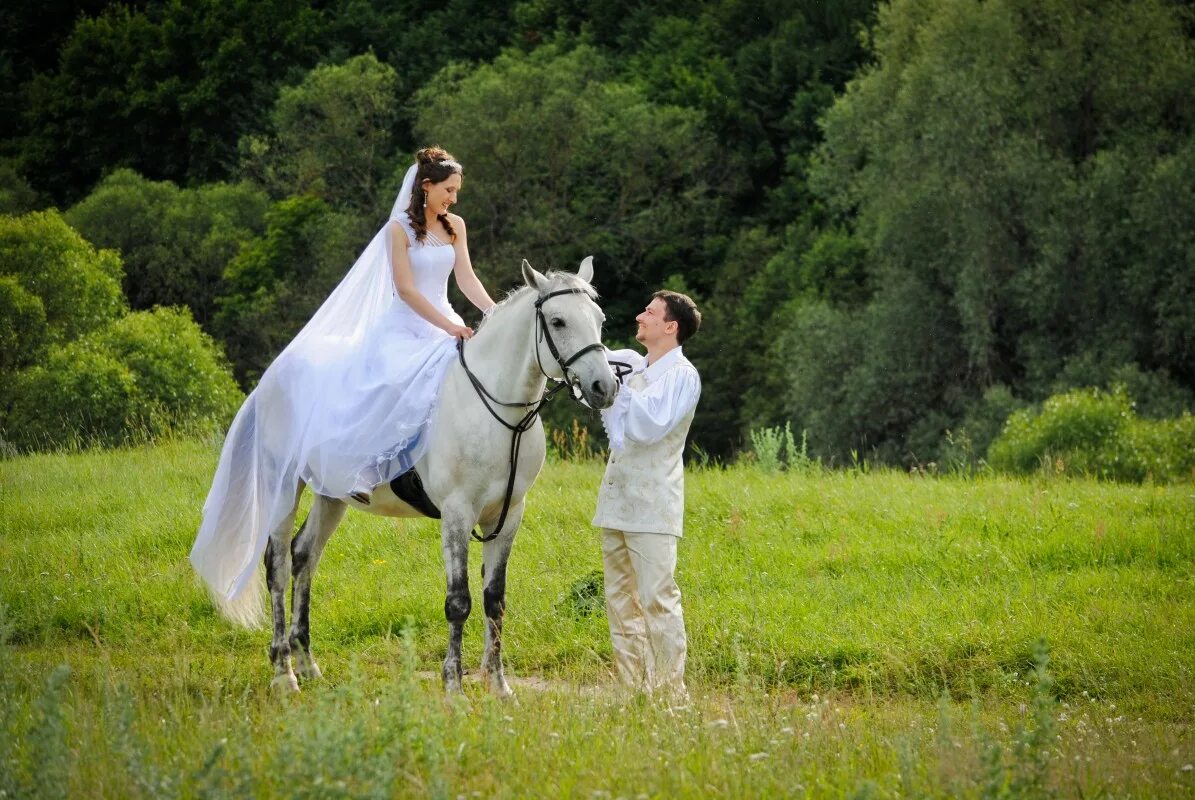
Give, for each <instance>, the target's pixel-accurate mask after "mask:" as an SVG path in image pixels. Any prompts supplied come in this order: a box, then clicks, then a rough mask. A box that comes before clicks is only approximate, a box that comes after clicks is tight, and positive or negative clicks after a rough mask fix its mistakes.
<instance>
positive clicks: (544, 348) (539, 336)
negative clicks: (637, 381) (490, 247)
mask: <svg viewBox="0 0 1195 800" xmlns="http://www.w3.org/2000/svg"><path fill="white" fill-rule="evenodd" d="M523 280H525V281H526V282H527V285H528V286H529V287H531V288H532V289H533V290H535V292H536V293H537V294H538V295H539V297H538V299H537V300H536V303H535V306H536V313H537V315H538V319H537V333H536V348H537V353H536V355H537V358H538V359H539V363H540V368H541V369H542V370H543V371H544V374H546V375H547V376H548V377H550V378H553V379H555V380H560V381H567V382H568V383H570V384H572V385H573V386H574V387H576V388H577V389H578V390H580V392H581V398H582V399H583V400H584V401H585V403H586V404H587V405H589V406H590V407H591V408H608V407H609V406H610V404H611V403H613V402H614V395H615V394H616V393H617V391H618V381H617V379H616V378H615V377H614V372H613V371H612V370H611V369H610V363H609V362H608V361H607V360H606V349H605V348H604V347H603V346H602V322H604V321H605V319H606V316H605V314H603V313H602V309H601V308H600V307H598V304H597V299H596V298H597V292H596V291H595V290H594V288H593V287H592V286H591V285H590V281H592V280H593V257H592V256H588V257H586V258H585V260H584V261H582V262H581V267H580V269H578V270H577V273H576V274H575V275H574V274H571V273H567V272H549V273H548V274H547V275H544V274H542V273H540V272H538V271H536V270H535V269H533V268H532V266H531V265H530V264H529V263H527V261H526V260H525V259H524V261H523Z"/></svg>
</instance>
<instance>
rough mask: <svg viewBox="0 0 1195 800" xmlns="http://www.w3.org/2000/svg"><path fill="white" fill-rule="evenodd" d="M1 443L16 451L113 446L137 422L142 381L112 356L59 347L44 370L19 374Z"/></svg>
mask: <svg viewBox="0 0 1195 800" xmlns="http://www.w3.org/2000/svg"><path fill="white" fill-rule="evenodd" d="M8 391H9V392H10V396H9V397H8V398H6V400H7V403H6V405H8V413H7V414H5V416H4V420H3V425H2V426H0V438H2V439H3V440H4V441H5V443H6V444H7V446H9V447H14V448H16V449H17V450H23V451H29V450H49V449H54V448H57V447H72V448H73V447H81V446H87V445H114V444H120V443H122V442H125V441H127V440H128V438H129V432H130V431H131V430H132V429H133V425H134V422H135V420H136V416H137V414H136V396H137V381H136V378H134V376H133V373H132V372H131V371H129V368H128V367H126V366H125V365H124V364H121V363H120V361H118V360H117V359H116V358H114V357H113V356H112V355H111V354H110V353H104V352H98V351H96V350H93V349H91V348H89V347H87V346H86V345H84V344H82V343H75V344H70V345H67V346H65V347H59V348H56V349H55V350H53V351H52V352H51V353H50V357H49V359H48V360H47V362H46V363H45V364H44V365H39V366H36V367H31V368H29V369H26V370H22V371H21V372H18V373H17V374H16V376H15V379H14V380H13V381H12V383H11V386H10V387H9V390H8Z"/></svg>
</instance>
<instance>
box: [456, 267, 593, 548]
mask: <svg viewBox="0 0 1195 800" xmlns="http://www.w3.org/2000/svg"><path fill="white" fill-rule="evenodd" d="M565 294H586V295H589V292H588V291H587V290H585V289H580V288H575V289H559V290H557V291H555V292H549V293H548V294H545V295H542V296H540V297H539V299H537V300H536V301H535V329H536V330H535V343H536V346H535V363H536V364H537V365H538V366H539V371H540V372H541V373H543V375H544V377H545V378H549V379H550V380H553V381H557V379H556V378H553V377H552V376H551V375H549V374H548V372H547V370H545V369H544V364H543V361H542V360H541V359H540V357H539V343H540V342H541V341H546V342H547V345H548V351H549V352H550V353H551V354H552V358H554V359H556V363H557V364H558V365H560V371H561V373H562V374H563V376H564V377H563V379H562V380H559V381H557V383H556V385H555V386H553V387H552V388H551V389H545V390H544V393H543V395H542V396H541V397H540V398H539V399H538V400H533V401H531V402H529V403H519V402H514V403H511V402H506V401H503V400H499V399H498V398H496V397H494V396H493V395H492V394H490V393H489V391H488V390H487V389H486V388H485V386H483V385H482V383H481V380H480V379H479V378H478V377H477V376H476V375H474V374H473V372H472V371H471V370H470V369H469V365H468V364H466V363H465V340H464V339H457V341H456V351H457V353H458V354H459V356H460V359H461V368H462V369H464V370H465V374H466V375H468V376H469V382H470V383H472V384H473V389H474V391H476V392H477V396H478V397H479V398H480V399H481V403H482V405H484V406H485V407H486V410H487V411H489V412H490V416H492V417H493V418H494V419H496V420H498V422H499V423H500V424H501V425H502V427H504V428H506V429H507V430H509V431H510V432H511V441H510V475H509V477H508V478H507V480H506V495H505V496H504V497H503V499H502V513H501V514H500V515H499V516H498V524H497V525H495V526H494V532H493V533H491V534H490V535H488V536H479V535H478V534H477V531H476V529H475V530H472V531H470V534H471V535H472V536H473V538H474V539H476V540H477V541H479V542H489V541H492V540H493V539H495V538H496V537H497V536H498V534H499V533H501V532H502V526H503V525H504V524H505V523H506V514H507V512H508V511H510V501H511V498H512V497H513V496H514V488H515V467H516V466H517V464H518V461H519V449H520V447H521V446H522V441H523V434H524V433H526V432H527V430H528V429H529V428H530V427H531V426H532V425H533V424H535V419H536V417H538V416H539V412H540V410H541V409H543V407H544V406H545V405H547V404H548V401H549V400H551V399H552V398H553V397H555V396H556V393H557V392H559V391H560V390H561V389H563V388H565V387H566V386H573V376H572V373H571V372H570V371H569V367H570V366H571V365H572V364H574V363H576V361H577V359H579V358H580V357H581V356H583V355H585V354H586V353H588V352H590V351H591V350H604V349H605V348H604V347H603V346H602V343H601V342H595V343H593V344H589V345H586V346H585V347H582V348H581V349H580V350H578V351H577V352H575V353H573V354H572V355H571V356H569V357H568V358H567V359H564V358H561V356H560V349H559V348H557V347H556V342H555V341H554V340H553V339H552V332H551V330H550V329H549V327H548V320H547V319H546V318H545V317H544V309H543V306H544V303H545V302H547V301H548V300H550V299H552V298H553V297H558V296H560V295H565ZM589 296H590V298H591V299H592V297H593V296H592V295H589ZM574 399H579V398H576V397H575V396H574ZM491 404H492V405H491ZM495 405H499V406H504V407H506V408H526V409H528V411H527V413H526V414H524V415H523V417H522V419H520V420H519V421H518V422H516V423H514V424H513V425H512V424H511V423H509V422H507V421H506V420H504V419H502V416H501V415H500V414H499V413H498V412H497V411H495V410H494V406H495Z"/></svg>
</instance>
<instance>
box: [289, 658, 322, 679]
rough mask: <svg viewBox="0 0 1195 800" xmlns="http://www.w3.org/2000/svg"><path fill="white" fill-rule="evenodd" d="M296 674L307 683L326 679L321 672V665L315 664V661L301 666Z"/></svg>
mask: <svg viewBox="0 0 1195 800" xmlns="http://www.w3.org/2000/svg"><path fill="white" fill-rule="evenodd" d="M296 672H298V674H299V677H300V678H302V679H303V680H305V681H321V680H323V679H324V673H323V672H321V671H320V668H319V664H316V663H315V659H312V660H310V661H308V662H307V663H306V664H302V665H300V666H299V668H298V669H297V670H296Z"/></svg>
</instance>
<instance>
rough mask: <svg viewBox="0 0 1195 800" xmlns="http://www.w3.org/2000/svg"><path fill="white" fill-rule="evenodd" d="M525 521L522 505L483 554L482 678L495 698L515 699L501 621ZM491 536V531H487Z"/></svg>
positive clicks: (487, 545)
mask: <svg viewBox="0 0 1195 800" xmlns="http://www.w3.org/2000/svg"><path fill="white" fill-rule="evenodd" d="M522 519H523V504H522V503H520V504H519V505H518V507H517V508H512V509H510V514H509V515H508V516H507V518H506V522H505V523H504V524H503V526H502V529H503V530H502V533H501V534H499V536H498V538H496V539H494V540H492V541H489V542H486V543H485V547H484V548H483V550H482V565H481V578H482V584H483V586H484V589H483V590H482V597H483V598H484V601H485V653H484V654H483V655H482V657H481V678H482V680H483V681H484V682H485V683H486V684H487V685H488V686H489V689H490V691H491V692H492V693H493V694H494V695H495V696H496V697H502V698H507V697H513V696H514V692H512V691H511V689H510V684H508V683H507V682H506V675H505V672H504V670H503V667H502V618H503V616H504V615H505V614H506V563H507V561H508V560H509V559H510V549H511V547H512V546H513V545H514V539H515V533H516V532H517V531H518V529H519V523H520V522H522ZM486 533H487V534H488V533H490V531H488V530H487V531H486Z"/></svg>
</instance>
